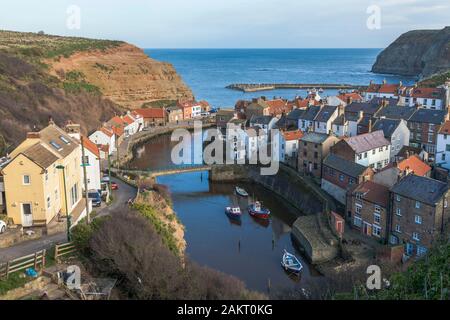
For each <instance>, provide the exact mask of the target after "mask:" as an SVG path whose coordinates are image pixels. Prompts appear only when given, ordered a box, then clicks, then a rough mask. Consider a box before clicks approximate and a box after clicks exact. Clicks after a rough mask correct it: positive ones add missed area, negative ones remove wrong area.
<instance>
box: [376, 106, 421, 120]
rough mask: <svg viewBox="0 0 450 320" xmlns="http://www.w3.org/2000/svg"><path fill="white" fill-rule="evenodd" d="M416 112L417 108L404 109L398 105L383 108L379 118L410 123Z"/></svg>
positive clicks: (378, 114)
mask: <svg viewBox="0 0 450 320" xmlns="http://www.w3.org/2000/svg"><path fill="white" fill-rule="evenodd" d="M415 111H416V109H415V108H410V107H402V106H397V105H388V106H386V107H384V108H382V109H381V110H380V111H379V112H378V113H377V116H378V117H385V118H389V119H403V120H406V121H408V120H409V119H410V118H411V116H412V115H413V114H414V112H415Z"/></svg>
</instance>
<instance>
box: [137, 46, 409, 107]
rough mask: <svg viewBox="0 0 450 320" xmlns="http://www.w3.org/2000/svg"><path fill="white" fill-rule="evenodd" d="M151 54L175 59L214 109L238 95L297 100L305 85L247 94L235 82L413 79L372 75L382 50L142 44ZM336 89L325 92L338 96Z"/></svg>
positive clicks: (231, 102) (361, 82)
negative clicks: (233, 86) (158, 46)
mask: <svg viewBox="0 0 450 320" xmlns="http://www.w3.org/2000/svg"><path fill="white" fill-rule="evenodd" d="M144 51H145V53H146V54H147V55H149V56H150V57H151V58H154V59H156V60H159V61H165V62H169V63H171V64H172V65H173V66H174V67H175V69H176V71H177V72H178V74H180V75H181V77H182V78H183V80H184V81H185V83H186V84H187V85H188V86H189V87H190V88H191V89H192V91H193V93H194V95H195V98H196V99H197V100H206V101H208V102H209V103H210V104H211V106H213V107H215V108H232V107H233V106H234V104H235V103H236V101H237V100H239V99H247V100H248V99H251V98H253V97H260V96H265V97H267V98H268V99H271V98H273V97H283V98H288V99H293V98H294V97H296V96H305V95H306V91H305V90H295V89H280V90H268V91H259V92H252V93H243V92H240V91H234V90H230V89H227V88H225V87H226V86H227V85H230V84H232V83H342V84H344V83H345V84H357V85H368V84H369V82H370V80H373V81H374V82H377V83H381V82H382V81H383V80H386V81H387V82H388V83H398V82H399V81H400V80H401V81H403V83H405V84H412V83H413V82H414V81H415V79H414V78H408V77H402V76H396V75H387V74H374V73H372V72H371V71H370V70H371V68H372V65H373V64H374V63H375V60H376V57H377V55H378V54H379V53H380V52H381V51H382V49H144ZM336 93H337V91H336V90H328V91H325V92H324V93H323V94H322V96H327V95H335V94H336Z"/></svg>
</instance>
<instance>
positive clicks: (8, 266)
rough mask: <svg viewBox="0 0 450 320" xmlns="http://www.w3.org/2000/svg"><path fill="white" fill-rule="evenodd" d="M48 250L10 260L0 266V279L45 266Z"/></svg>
mask: <svg viewBox="0 0 450 320" xmlns="http://www.w3.org/2000/svg"><path fill="white" fill-rule="evenodd" d="M45 254H46V250H45V249H44V250H40V251H37V252H35V253H32V254H29V255H26V256H23V257H20V258H16V259H14V260H10V261H8V262H6V263H3V264H1V265H0V278H6V279H7V278H8V276H9V275H10V274H11V273H14V272H17V271H22V270H25V269H27V268H31V267H33V268H34V269H35V270H37V269H38V267H43V266H45Z"/></svg>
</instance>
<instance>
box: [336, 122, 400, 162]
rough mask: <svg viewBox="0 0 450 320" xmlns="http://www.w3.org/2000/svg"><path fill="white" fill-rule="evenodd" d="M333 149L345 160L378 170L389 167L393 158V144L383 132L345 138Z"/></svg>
mask: <svg viewBox="0 0 450 320" xmlns="http://www.w3.org/2000/svg"><path fill="white" fill-rule="evenodd" d="M332 149H333V153H335V154H337V155H339V156H341V157H343V158H345V159H348V160H352V161H354V162H356V163H358V164H360V165H363V166H365V167H371V168H373V169H377V170H379V169H382V168H384V167H385V166H387V165H388V164H389V161H390V156H391V154H390V152H391V143H390V142H389V141H388V140H386V138H385V137H384V133H383V131H382V130H378V131H373V132H370V133H365V134H360V135H358V136H354V137H347V138H344V139H342V140H341V141H339V142H338V143H337V144H336V145H335V146H333V147H332Z"/></svg>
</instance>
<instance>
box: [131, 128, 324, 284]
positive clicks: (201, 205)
mask: <svg viewBox="0 0 450 320" xmlns="http://www.w3.org/2000/svg"><path fill="white" fill-rule="evenodd" d="M172 146H173V143H172V142H171V141H170V136H169V135H165V136H160V137H158V138H155V139H153V140H152V141H150V142H148V143H147V144H145V145H144V146H142V147H141V148H139V149H138V150H137V152H136V155H135V159H134V160H133V162H132V163H131V165H130V166H131V167H135V168H140V169H146V168H163V167H167V166H169V164H170V163H171V159H170V153H171V148H172ZM158 183H160V184H164V185H167V186H168V187H169V189H170V192H171V196H172V199H173V205H174V209H175V211H176V213H177V215H178V216H179V218H180V219H181V221H182V223H183V224H184V225H185V227H186V231H185V239H186V242H187V249H186V250H187V251H186V252H187V255H188V256H189V257H190V258H191V259H192V260H194V261H196V262H197V263H199V264H201V265H206V266H209V267H211V268H214V269H217V270H220V271H222V272H225V273H227V274H231V275H234V276H236V277H237V278H239V279H241V280H242V281H244V282H245V283H246V285H247V287H248V288H250V289H255V290H259V291H263V292H267V290H268V287H269V284H270V287H271V291H272V292H273V291H275V290H285V289H293V288H295V287H298V288H303V287H307V286H309V285H312V284H313V285H315V286H317V285H318V284H319V283H320V282H321V281H322V280H323V277H322V276H320V275H319V274H318V273H317V272H316V271H315V270H314V269H313V268H312V267H311V266H310V265H309V264H308V263H307V262H306V260H305V259H304V257H302V255H301V254H300V253H299V251H298V250H297V249H296V247H295V246H294V245H293V243H292V240H291V236H290V230H291V226H292V224H293V222H294V221H295V219H296V215H297V214H298V213H296V211H295V209H293V208H291V207H290V206H289V205H288V204H286V203H285V202H284V201H283V200H282V199H279V198H276V197H275V196H274V195H273V194H272V193H271V192H270V191H268V190H266V189H264V188H262V187H260V186H258V185H255V184H242V183H240V184H239V185H240V186H242V187H244V188H245V189H246V190H247V192H248V193H249V195H250V197H249V199H247V198H243V197H239V196H237V195H236V194H235V193H234V186H235V185H234V184H225V183H212V182H210V181H209V180H208V172H206V171H205V172H193V173H183V174H176V175H168V176H161V177H158ZM251 198H257V199H258V200H261V201H263V203H264V205H265V206H266V207H268V208H269V209H270V210H271V213H272V215H271V218H270V220H269V221H261V220H257V219H254V218H253V217H251V216H249V215H248V213H247V211H246V207H247V205H248V202H249V201H251ZM230 204H234V205H239V206H240V207H241V210H242V211H243V216H242V219H241V220H242V221H241V223H240V224H236V223H235V222H232V221H231V220H229V218H228V217H227V216H226V214H225V212H224V209H225V207H226V206H228V205H230ZM284 249H286V250H287V251H289V252H291V253H295V254H296V255H297V257H298V258H299V259H301V261H302V263H303V266H304V269H303V271H302V274H301V276H300V277H293V276H290V275H289V274H287V273H286V272H285V271H284V270H283V269H282V268H281V265H280V263H281V256H282V254H283V251H284Z"/></svg>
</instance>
